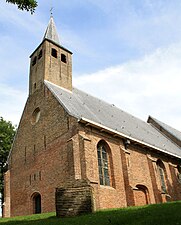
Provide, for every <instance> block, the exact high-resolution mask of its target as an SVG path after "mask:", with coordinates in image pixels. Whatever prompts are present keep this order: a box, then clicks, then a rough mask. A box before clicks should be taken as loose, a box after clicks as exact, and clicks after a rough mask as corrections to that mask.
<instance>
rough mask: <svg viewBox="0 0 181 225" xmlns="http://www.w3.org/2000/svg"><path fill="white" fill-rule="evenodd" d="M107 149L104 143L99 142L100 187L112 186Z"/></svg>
mask: <svg viewBox="0 0 181 225" xmlns="http://www.w3.org/2000/svg"><path fill="white" fill-rule="evenodd" d="M106 147H107V146H106V144H105V143H104V142H103V141H101V142H99V144H98V145H97V156H98V167H99V181H100V185H106V186H110V178H109V159H108V153H107V149H106Z"/></svg>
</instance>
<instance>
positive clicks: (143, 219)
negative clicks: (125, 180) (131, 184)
mask: <svg viewBox="0 0 181 225" xmlns="http://www.w3.org/2000/svg"><path fill="white" fill-rule="evenodd" d="M180 211H181V202H172V203H167V204H159V205H148V206H144V207H129V208H124V209H115V210H105V211H100V212H96V213H93V214H87V215H83V216H78V217H74V218H56V217H55V216H51V215H50V216H49V217H48V216H47V217H46V218H43V215H42V216H41V217H40V218H34V217H32V218H31V217H29V218H30V219H28V218H26V217H25V219H24V220H22V219H21V220H20V219H19V220H18V218H14V219H12V220H11V219H9V220H6V219H5V220H4V219H2V220H1V219H0V224H4V225H39V224H43V225H58V224H59V225H60V224H61V225H181V213H180Z"/></svg>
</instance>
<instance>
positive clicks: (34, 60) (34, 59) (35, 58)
mask: <svg viewBox="0 0 181 225" xmlns="http://www.w3.org/2000/svg"><path fill="white" fill-rule="evenodd" d="M36 60H37V57H36V56H35V57H34V58H33V61H32V66H34V65H35V64H36Z"/></svg>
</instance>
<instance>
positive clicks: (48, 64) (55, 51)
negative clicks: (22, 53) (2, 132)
mask: <svg viewBox="0 0 181 225" xmlns="http://www.w3.org/2000/svg"><path fill="white" fill-rule="evenodd" d="M30 59H31V60H30V79H29V95H32V94H33V93H34V92H36V91H37V90H39V89H40V88H42V86H43V83H44V80H47V81H50V82H52V83H54V84H56V85H58V86H61V87H63V88H66V89H68V90H70V91H72V52H70V51H69V50H68V49H66V48H64V47H63V46H62V45H61V44H60V41H59V37H58V33H57V30H56V26H55V23H54V19H53V17H52V16H51V18H50V21H49V23H48V26H47V29H46V32H45V35H44V37H43V41H42V43H41V44H40V45H39V46H38V47H37V48H36V50H35V51H34V52H33V53H32V54H31V56H30Z"/></svg>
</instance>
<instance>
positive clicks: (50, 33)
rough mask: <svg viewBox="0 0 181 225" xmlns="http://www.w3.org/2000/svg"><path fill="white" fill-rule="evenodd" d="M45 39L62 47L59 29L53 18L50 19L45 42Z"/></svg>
mask: <svg viewBox="0 0 181 225" xmlns="http://www.w3.org/2000/svg"><path fill="white" fill-rule="evenodd" d="M45 39H47V40H49V41H52V42H54V43H56V44H58V45H60V41H59V37H58V33H57V29H56V26H55V22H54V20H53V17H52V16H51V17H50V21H49V23H48V26H47V29H46V32H45V35H44V38H43V40H45Z"/></svg>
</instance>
